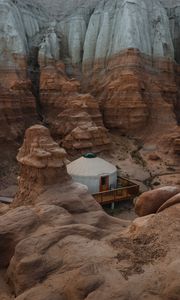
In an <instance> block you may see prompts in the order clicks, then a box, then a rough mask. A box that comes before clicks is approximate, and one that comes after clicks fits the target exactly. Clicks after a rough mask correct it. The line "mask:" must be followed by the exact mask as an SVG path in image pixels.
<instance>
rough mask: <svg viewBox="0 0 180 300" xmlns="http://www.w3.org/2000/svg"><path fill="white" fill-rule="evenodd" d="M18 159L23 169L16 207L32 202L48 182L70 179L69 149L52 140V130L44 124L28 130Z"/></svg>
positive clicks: (49, 183) (15, 202)
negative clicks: (68, 172)
mask: <svg viewBox="0 0 180 300" xmlns="http://www.w3.org/2000/svg"><path fill="white" fill-rule="evenodd" d="M17 160H18V162H19V163H20V165H21V170H20V176H19V190H18V192H17V195H16V198H15V201H14V203H13V205H15V206H17V205H20V204H21V205H22V204H23V203H25V204H30V203H32V202H33V201H34V200H35V199H36V198H37V196H38V194H40V193H42V191H44V190H45V189H46V187H47V186H48V185H51V184H55V183H57V182H61V181H62V180H63V181H65V180H66V178H68V175H67V172H66V152H65V150H64V149H63V148H60V147H59V145H58V144H57V143H55V142H54V141H53V139H52V138H51V136H50V132H49V129H47V128H46V127H44V126H41V125H34V126H32V127H30V128H29V129H27V131H26V134H25V139H24V143H23V145H22V147H21V148H20V150H19V153H18V155H17Z"/></svg>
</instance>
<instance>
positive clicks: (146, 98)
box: [84, 49, 178, 135]
mask: <svg viewBox="0 0 180 300" xmlns="http://www.w3.org/2000/svg"><path fill="white" fill-rule="evenodd" d="M101 63H102V62H101V60H99V61H97V64H96V63H95V65H94V72H93V75H92V72H90V70H89V69H88V65H87V66H86V65H85V67H84V68H85V70H84V76H85V81H84V88H86V89H87V88H89V90H90V91H91V92H92V94H93V95H95V96H96V97H97V98H98V100H99V103H100V108H101V111H102V113H103V120H104V123H105V125H106V126H107V127H108V128H118V129H119V131H120V132H123V133H125V134H127V133H131V134H134V135H136V134H137V133H138V132H143V131H144V129H145V128H146V127H147V128H148V133H147V134H149V135H150V134H151V133H152V130H154V131H158V130H159V129H165V128H167V127H169V126H174V125H175V124H176V121H175V115H174V112H173V111H174V104H175V103H176V99H177V97H178V85H177V83H176V81H175V71H174V63H173V62H172V61H170V60H168V59H154V60H153V61H152V58H151V57H149V56H147V55H143V54H142V53H140V52H139V51H138V50H137V49H128V50H124V51H122V52H121V53H119V54H118V55H115V56H114V57H111V58H110V59H109V60H107V61H106V70H105V71H104V73H103V74H102V72H101V70H102V69H104V62H103V63H102V64H101ZM89 73H90V76H89ZM88 76H89V77H88Z"/></svg>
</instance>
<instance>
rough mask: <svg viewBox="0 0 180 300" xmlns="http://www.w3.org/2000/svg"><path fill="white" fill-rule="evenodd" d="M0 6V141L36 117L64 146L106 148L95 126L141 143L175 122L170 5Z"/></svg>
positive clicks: (179, 29)
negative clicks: (138, 138)
mask: <svg viewBox="0 0 180 300" xmlns="http://www.w3.org/2000/svg"><path fill="white" fill-rule="evenodd" d="M0 7H1V9H0V14H1V18H0V19H1V23H0V24H1V34H0V53H1V55H0V74H1V78H0V84H1V86H2V88H1V92H0V93H1V97H0V99H1V100H0V101H1V102H0V103H1V104H0V105H1V120H2V127H1V128H2V129H1V133H0V135H1V137H2V138H1V139H4V140H7V136H8V139H10V140H13V139H14V138H17V137H19V136H21V135H22V132H23V131H24V129H25V128H26V127H27V126H28V125H30V124H33V123H34V122H35V119H39V120H40V121H42V120H43V121H44V122H46V123H47V124H48V125H49V126H50V128H51V129H52V132H53V134H54V136H56V138H57V140H58V141H61V142H62V143H63V145H64V146H65V147H67V148H68V147H69V148H71V149H93V150H96V151H100V150H102V149H107V148H108V145H109V140H108V136H107V133H106V129H105V128H104V126H105V127H106V128H108V129H114V128H117V129H118V130H119V132H121V133H123V134H124V133H125V134H131V135H134V136H141V137H142V136H144V135H145V136H146V135H147V131H146V132H145V133H142V131H144V130H142V129H144V128H145V127H146V128H149V129H148V131H149V132H152V131H157V132H159V131H161V129H163V130H164V128H165V127H166V128H167V127H168V128H169V127H171V128H173V127H175V125H176V124H177V122H178V121H179V107H180V100H179V99H180V98H179V97H180V96H179V95H180V89H179V65H178V64H179V62H180V55H179V47H180V3H179V1H178V0H176V1H165V0H161V1H160V0H151V1H149V0H131V1H127V0H125V1H124V0H116V1H113V2H112V1H110V0H107V1H105V0H94V1H85V0H79V1H63V0H62V1H55V0H54V1H53V2H52V1H51V2H50V1H48V0H46V1H43V2H42V1H28V0H25V1H21V0H16V1H13V0H1V2H0ZM67 76H70V78H71V79H70V78H69V77H67ZM72 77H73V78H76V80H75V79H73V80H72ZM29 80H30V81H29ZM30 82H31V83H30ZM87 93H91V95H89V96H87ZM84 94H85V95H84ZM93 97H94V98H93ZM85 98H86V99H88V100H85V102H86V104H85V106H86V108H85V106H84V104H83V105H82V104H81V103H84V99H85ZM82 99H83V100H82ZM93 99H94V100H93ZM74 103H78V106H79V107H78V109H77V112H76V108H75V110H74ZM87 103H88V104H87ZM75 107H77V106H76V105H75ZM80 107H81V108H80ZM99 108H100V110H99ZM69 109H70V110H69ZM79 113H80V116H79ZM67 115H68V118H67V117H66V116H67ZM62 120H64V122H65V128H64V130H62ZM82 120H83V121H82ZM67 128H68V129H67ZM87 131H88V134H87V138H82V139H81V138H79V135H81V133H82V135H81V136H85V134H86V132H87ZM77 132H78V134H77Z"/></svg>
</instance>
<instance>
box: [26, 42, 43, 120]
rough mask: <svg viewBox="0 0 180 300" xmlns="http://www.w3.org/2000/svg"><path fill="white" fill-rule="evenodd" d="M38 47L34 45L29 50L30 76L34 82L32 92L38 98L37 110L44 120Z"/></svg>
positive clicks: (40, 118)
mask: <svg viewBox="0 0 180 300" xmlns="http://www.w3.org/2000/svg"><path fill="white" fill-rule="evenodd" d="M38 53H39V48H38V47H32V48H31V49H30V51H29V56H28V59H27V62H28V70H27V71H28V77H29V79H30V80H31V82H32V93H33V95H34V97H35V99H36V112H37V116H38V118H39V120H40V121H42V120H43V116H42V105H41V99H40V98H41V97H40V66H39V63H38Z"/></svg>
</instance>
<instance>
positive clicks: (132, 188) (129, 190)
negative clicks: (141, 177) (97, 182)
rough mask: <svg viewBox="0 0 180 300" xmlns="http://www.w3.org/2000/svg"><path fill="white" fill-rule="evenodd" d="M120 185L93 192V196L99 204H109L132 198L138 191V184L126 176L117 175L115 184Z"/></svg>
mask: <svg viewBox="0 0 180 300" xmlns="http://www.w3.org/2000/svg"><path fill="white" fill-rule="evenodd" d="M120 185H121V187H118V188H116V189H113V190H108V191H104V192H100V193H96V194H93V197H94V198H95V199H96V201H97V202H99V203H100V204H109V203H112V202H120V201H124V200H128V199H131V198H134V197H136V196H137V195H138V193H139V185H137V184H135V183H133V182H131V181H130V180H128V179H126V178H120V177H118V181H117V186H120Z"/></svg>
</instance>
